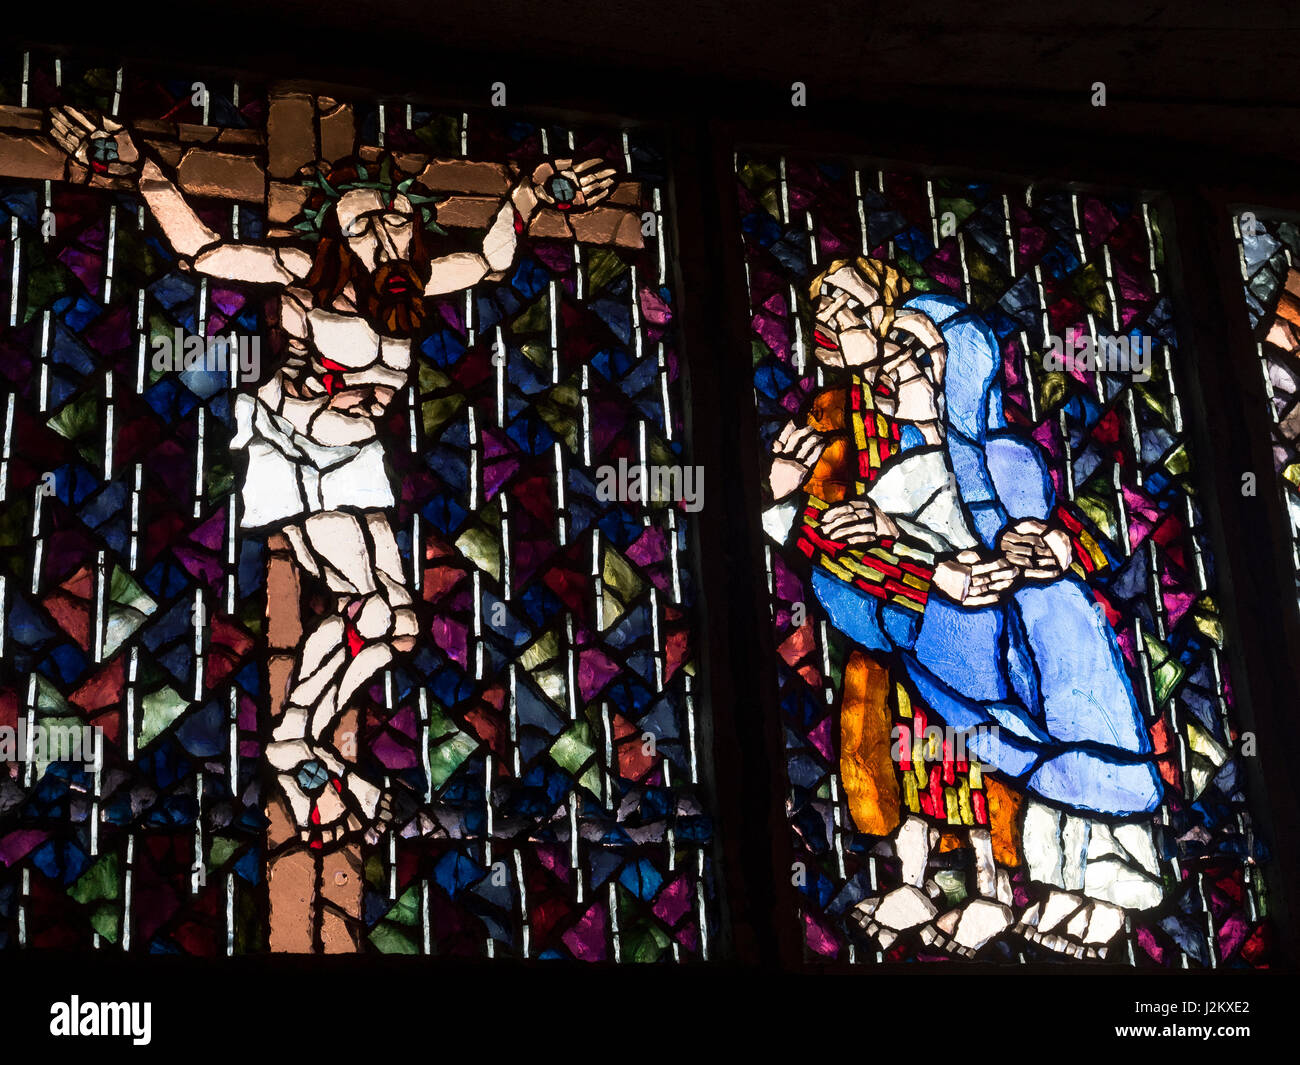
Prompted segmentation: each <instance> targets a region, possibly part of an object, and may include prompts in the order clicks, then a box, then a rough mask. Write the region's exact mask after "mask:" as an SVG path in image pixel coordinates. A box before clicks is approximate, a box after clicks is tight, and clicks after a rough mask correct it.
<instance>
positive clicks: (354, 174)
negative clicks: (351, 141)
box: [303, 158, 433, 335]
mask: <svg viewBox="0 0 1300 1065" xmlns="http://www.w3.org/2000/svg"><path fill="white" fill-rule="evenodd" d="M359 165H360V164H359V163H358V162H357V160H356V159H353V158H347V159H341V160H339V161H338V162H336V163H335V164H334V165H333V166H332V167H330V169H329V170H328V171H327V172H326V173H325V174H324V177H325V180H326V181H328V182H329V183H330V185H331V186H333V187H334V188H338V187H339V186H341V185H346V184H349V183H350V182H355V181H358V180H361V175H360V172H359V170H358V167H359ZM374 165H377V164H372V167H373V166H374ZM372 167H368V168H367V171H368V172H371V173H373V169H372ZM392 174H393V184H394V190H393V191H392V192H390V194H389V195H390V197H392V196H395V195H396V189H395V187H396V184H397V182H399V181H402V180H404V179H405V178H406V177H407V176H409V175H406V174H403V173H402V172H401V171H399V170H398V169H397V168H396V166H394V167H393V170H392ZM380 191H382V190H380ZM390 202H391V201H390ZM305 206H306V207H308V208H311V209H312V210H320V209H322V208H323V209H324V210H325V213H324V214H323V215H322V216H321V229H320V231H321V237H320V242H319V243H318V244H317V246H316V252H315V255H314V256H313V258H312V265H311V272H310V273H308V275H307V278H306V280H305V281H304V282H303V284H304V285H305V286H306V288H307V289H308V290H310V292H311V294H312V295H313V296H314V297H315V301H316V305H317V306H318V307H322V308H328V307H330V306H332V305H333V303H334V301H335V300H336V299H338V298H339V296H340V295H341V294H342V293H343V290H344V289H345V288H347V286H348V284H349V283H353V285H354V287H355V289H356V294H357V302H358V307H357V309H358V310H359V311H361V312H363V313H365V314H366V315H367V317H368V318H370V319H371V320H372V323H373V324H376V325H383V326H384V327H385V329H387V330H389V331H390V335H403V334H405V335H412V334H413V333H415V332H418V331H419V327H420V323H421V322H422V320H423V317H424V314H423V310H424V307H423V292H424V286H425V285H426V284H427V283H428V280H429V274H430V272H431V262H432V258H433V256H432V252H431V250H430V248H429V246H428V243H427V242H426V240H425V230H424V226H423V225H422V224H421V221H420V215H419V212H418V211H417V212H416V214H415V218H414V220H413V223H412V232H411V257H410V260H409V262H404V263H386V264H383V265H382V266H380V267H379V269H378V270H376V271H375V272H374V273H373V274H372V273H371V272H370V271H369V270H368V269H367V268H366V266H365V264H364V263H363V262H362V261H361V260H360V259H359V258H358V257H357V255H356V254H355V253H354V252H353V251H352V249H351V247H349V245H348V242H347V238H346V237H344V236H343V231H342V229H341V228H340V227H339V217H338V212H337V210H336V206H337V200H335V199H333V198H332V197H329V196H328V195H327V194H326V193H325V191H324V190H323V189H320V188H314V189H313V191H312V193H311V195H310V196H309V197H308V199H307V203H306V205H305ZM394 274H400V275H403V276H405V277H406V278H407V279H408V280H409V281H410V283H411V286H412V288H413V289H414V290H415V291H414V292H413V294H412V295H411V296H410V297H408V298H407V299H405V300H399V301H396V306H394V305H393V304H394V301H393V300H391V299H390V298H385V297H384V295H383V285H384V283H385V282H386V281H387V279H388V278H389V277H391V276H393V275H394Z"/></svg>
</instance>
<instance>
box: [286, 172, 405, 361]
mask: <svg viewBox="0 0 1300 1065" xmlns="http://www.w3.org/2000/svg"><path fill="white" fill-rule="evenodd" d="M421 234H422V230H421V227H420V226H419V225H418V224H417V223H416V222H415V215H414V211H413V209H412V207H411V203H410V201H409V200H407V198H406V197H405V196H403V195H400V194H399V195H397V196H394V197H392V198H390V199H385V198H384V195H383V194H382V193H381V192H380V191H379V190H377V189H354V190H352V191H349V192H348V193H346V194H345V195H344V196H343V197H342V198H341V199H340V200H339V202H338V205H337V207H336V208H335V211H334V213H333V215H332V217H331V218H330V219H329V220H328V222H327V224H326V227H325V232H324V236H322V238H321V241H320V243H319V244H318V245H317V249H316V258H315V261H314V263H313V265H312V271H311V273H310V275H309V276H308V278H307V286H308V287H309V288H310V289H311V290H312V291H313V292H314V293H315V295H316V298H317V301H318V304H319V305H320V306H322V307H329V306H331V305H333V304H334V303H335V301H336V300H337V299H338V298H339V297H340V296H341V295H343V294H344V293H345V292H346V291H347V290H348V289H349V288H350V289H351V291H352V293H353V295H354V300H355V306H356V309H357V312H358V313H359V314H361V315H362V316H364V317H365V319H366V321H367V322H369V323H370V325H371V326H372V327H373V328H374V330H375V331H376V332H377V333H380V334H381V335H383V336H388V337H395V338H399V339H402V338H409V337H414V336H416V335H418V334H419V333H420V332H421V331H422V330H423V327H424V320H425V314H426V308H425V302H424V286H425V282H426V281H427V280H428V272H429V257H428V253H427V251H426V249H425V247H424V242H423V239H422V236H421Z"/></svg>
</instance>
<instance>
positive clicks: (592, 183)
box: [533, 159, 616, 211]
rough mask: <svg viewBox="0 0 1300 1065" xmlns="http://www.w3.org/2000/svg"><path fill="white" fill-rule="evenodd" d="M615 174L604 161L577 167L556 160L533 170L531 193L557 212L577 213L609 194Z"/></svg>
mask: <svg viewBox="0 0 1300 1065" xmlns="http://www.w3.org/2000/svg"><path fill="white" fill-rule="evenodd" d="M615 173H616V171H615V170H614V168H613V167H611V166H608V165H607V164H606V163H605V160H604V159H587V160H584V161H583V162H581V163H579V164H578V165H577V166H574V164H573V160H572V159H556V160H555V162H554V163H543V164H542V165H541V166H539V167H538V168H537V169H536V170H534V171H533V191H534V193H536V195H537V198H538V199H539V200H541V201H542V202H543V203H545V204H549V205H550V206H552V207H555V208H556V209H558V210H561V211H580V210H582V209H583V208H585V207H591V206H593V205H594V204H597V203H599V202H600V201H601V200H603V199H604V198H605V197H606V196H608V195H609V193H610V190H611V189H612V188H613V187H614V175H615Z"/></svg>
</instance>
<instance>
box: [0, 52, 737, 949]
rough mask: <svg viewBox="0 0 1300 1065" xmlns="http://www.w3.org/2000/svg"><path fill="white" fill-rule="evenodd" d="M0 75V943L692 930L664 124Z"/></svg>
mask: <svg viewBox="0 0 1300 1065" xmlns="http://www.w3.org/2000/svg"><path fill="white" fill-rule="evenodd" d="M0 104H2V105H3V106H0V174H2V175H3V180H2V181H0V211H2V212H3V219H2V220H0V244H2V245H3V248H2V255H3V267H4V270H3V274H4V276H3V281H2V282H0V285H3V292H2V293H0V305H2V306H3V321H0V345H2V346H3V351H2V352H0V373H2V374H3V375H4V381H3V385H2V390H3V393H2V395H0V406H2V411H0V417H3V419H4V451H3V466H2V467H0V500H3V506H2V507H0V527H2V529H3V533H2V536H3V539H2V541H0V551H2V552H3V560H4V561H3V567H2V572H0V595H2V596H3V621H4V624H3V629H2V630H0V656H2V659H3V684H2V686H0V730H2V731H3V733H4V735H5V737H6V740H7V741H8V743H9V744H10V749H9V750H8V752H7V753H6V756H5V759H4V764H3V766H2V767H0V944H2V945H4V946H7V947H26V948H72V949H87V948H92V947H93V948H97V949H101V950H106V951H109V950H120V951H128V952H139V953H180V954H192V955H222V954H236V953H247V952H260V951H267V950H270V951H287V952H343V953H348V952H357V951H368V952H384V953H399V954H421V953H423V954H430V953H438V954H451V955H469V956H480V957H481V956H484V955H486V956H488V957H494V956H511V957H525V958H576V959H582V960H591V961H641V962H646V961H683V962H685V961H690V960H703V959H708V958H709V957H710V954H711V943H712V938H713V936H714V935H715V934H716V925H717V921H716V916H715V914H716V899H715V891H714V881H713V865H712V861H711V857H710V855H711V848H712V845H713V833H712V827H711V819H710V810H709V803H708V801H707V797H706V796H707V789H708V783H709V754H708V751H707V749H706V748H705V746H704V744H705V737H706V735H707V730H706V729H705V728H704V727H703V726H702V723H701V715H702V713H703V712H704V700H703V699H702V697H701V693H700V692H699V691H698V690H697V689H696V686H695V675H696V668H695V659H694V656H695V643H694V638H693V632H692V616H693V611H694V602H695V591H694V588H695V580H694V569H693V561H692V559H691V557H690V556H689V555H688V553H687V549H686V548H687V544H688V542H689V534H690V529H691V525H692V522H693V521H694V520H695V517H694V515H695V512H696V511H697V510H698V502H697V500H696V498H695V496H696V495H697V491H698V487H699V485H698V479H697V477H696V471H695V468H694V467H693V466H691V465H689V461H690V460H689V455H688V454H687V453H686V452H685V450H684V448H683V434H684V429H685V425H684V421H683V407H682V400H681V395H682V380H681V373H680V366H679V352H678V341H677V324H676V321H675V304H676V293H675V287H674V280H673V277H674V267H673V261H672V254H673V253H672V248H671V243H670V240H669V234H670V232H671V218H670V217H669V216H668V214H667V213H666V193H665V189H666V173H665V167H664V158H663V152H662V148H661V146H660V142H659V141H658V140H657V135H656V134H655V133H654V132H653V131H645V130H641V129H637V130H623V129H616V128H610V127H597V126H586V125H573V124H569V125H565V124H554V123H552V124H546V123H539V122H537V121H534V120H532V119H530V118H529V117H528V116H526V115H523V114H518V113H514V112H510V111H508V110H503V109H487V108H485V109H484V110H483V111H482V112H473V113H468V112H463V111H459V110H457V111H448V110H445V109H439V108H437V107H430V106H428V105H426V104H423V103H415V102H411V101H406V100H401V101H385V100H378V99H375V98H364V97H362V98H356V99H346V100H345V99H337V98H334V97H330V96H326V95H324V94H321V93H314V92H310V91H306V90H304V89H302V88H300V87H299V88H294V89H285V88H282V87H279V86H277V85H274V84H271V85H258V84H252V83H248V82H242V81H241V82H235V81H232V80H230V79H228V78H220V79H219V78H215V77H214V78H211V79H209V80H207V81H196V80H194V78H193V77H192V76H189V75H186V76H183V77H182V76H178V75H174V74H162V75H155V74H153V73H148V72H142V71H138V70H133V69H126V70H124V69H121V68H115V67H101V66H95V65H89V64H85V63H79V62H76V61H73V60H70V59H69V58H68V57H66V56H64V57H56V56H53V55H49V54H44V53H39V52H31V53H23V54H18V55H10V56H9V58H8V59H7V60H6V62H5V65H4V77H3V98H2V99H0ZM692 486H694V487H692ZM83 740H84V744H83V742H82V741H83Z"/></svg>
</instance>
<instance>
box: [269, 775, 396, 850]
mask: <svg viewBox="0 0 1300 1065" xmlns="http://www.w3.org/2000/svg"><path fill="white" fill-rule="evenodd" d="M276 778H277V780H278V781H279V784H280V787H281V789H282V790H283V792H284V795H285V798H286V799H287V800H288V802H289V808H290V810H291V812H292V814H293V817H294V821H295V823H296V824H297V825H298V834H299V836H300V837H301V839H302V840H303V842H305V843H307V845H308V846H309V847H311V848H312V849H313V850H320V849H321V848H322V847H324V846H326V845H327V844H333V843H337V842H339V841H340V840H342V839H344V838H345V837H348V836H352V835H356V834H359V833H364V837H365V841H366V842H367V843H368V844H370V845H372V846H373V845H374V844H376V843H378V842H379V840H380V839H381V838H382V837H383V835H384V833H385V832H387V831H388V830H389V829H393V828H401V827H402V826H403V825H406V824H407V823H408V822H409V821H410V820H411V819H412V818H413V817H414V816H415V815H416V813H417V812H418V811H419V808H420V800H419V799H418V798H417V797H416V796H415V795H414V793H412V792H411V791H410V790H409V789H407V788H405V787H402V786H400V785H396V786H393V787H390V788H387V789H381V788H378V787H376V786H375V785H374V784H372V783H370V781H368V780H366V779H365V778H364V777H362V776H361V775H360V774H358V773H356V772H355V771H353V770H351V769H348V768H342V769H340V768H339V767H334V766H331V765H329V764H328V763H327V762H326V761H325V760H324V759H322V758H307V759H304V760H303V761H301V762H299V763H298V764H297V765H296V766H293V767H292V768H290V769H288V770H285V771H282V772H280V773H278V774H276Z"/></svg>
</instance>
